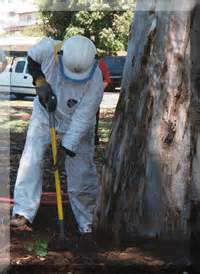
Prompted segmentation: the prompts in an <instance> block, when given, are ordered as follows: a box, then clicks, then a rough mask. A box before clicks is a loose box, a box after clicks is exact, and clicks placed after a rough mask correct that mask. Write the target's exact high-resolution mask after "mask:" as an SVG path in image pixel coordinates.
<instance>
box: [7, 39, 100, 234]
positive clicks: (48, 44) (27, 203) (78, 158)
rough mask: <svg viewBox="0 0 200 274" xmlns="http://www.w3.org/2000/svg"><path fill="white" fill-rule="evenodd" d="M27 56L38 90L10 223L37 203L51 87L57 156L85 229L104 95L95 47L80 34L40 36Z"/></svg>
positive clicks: (94, 188)
mask: <svg viewBox="0 0 200 274" xmlns="http://www.w3.org/2000/svg"><path fill="white" fill-rule="evenodd" d="M28 62H29V72H30V74H31V75H32V76H33V83H34V84H35V85H36V93H37V95H38V96H36V98H35V100H34V106H33V113H32V117H31V121H30V125H29V128H28V133H27V138H26V144H25V148H24V151H23V154H22V158H21V161H20V166H19V169H18V174H17V180H16V184H15V190H14V200H15V204H14V208H13V216H12V219H11V226H15V227H20V226H23V225H24V224H26V223H27V222H29V223H32V222H33V219H34V217H35V215H36V212H37V209H38V207H39V204H40V198H41V193H42V172H41V170H42V161H43V155H44V152H45V150H46V148H47V146H48V145H49V143H50V136H49V118H48V111H47V110H46V108H45V104H48V98H49V96H50V95H51V94H52V93H54V94H55V95H56V97H57V106H56V110H55V120H56V121H55V122H56V130H57V132H58V134H60V136H61V146H60V148H59V152H58V158H59V159H58V160H61V159H63V157H64V159H65V168H66V173H67V181H68V195H69V200H70V204H71V207H72V210H73V213H74V216H75V218H76V221H77V223H78V226H79V231H80V233H90V232H91V224H92V218H93V212H94V207H95V203H96V198H97V192H98V183H97V172H96V167H95V164H94V160H93V156H94V126H95V117H96V112H97V110H98V107H99V105H100V102H101V100H102V96H103V80H102V74H101V71H100V69H99V67H98V60H97V58H96V47H95V45H94V44H93V43H92V42H91V41H90V40H89V39H88V38H86V37H84V36H80V35H76V36H73V37H71V38H69V39H67V40H65V41H64V42H63V43H61V42H58V41H55V40H52V39H50V38H44V39H42V40H41V41H40V42H39V43H38V44H36V45H35V46H33V47H32V48H31V49H30V50H29V52H28ZM63 161H64V160H63ZM58 162H60V161H58Z"/></svg>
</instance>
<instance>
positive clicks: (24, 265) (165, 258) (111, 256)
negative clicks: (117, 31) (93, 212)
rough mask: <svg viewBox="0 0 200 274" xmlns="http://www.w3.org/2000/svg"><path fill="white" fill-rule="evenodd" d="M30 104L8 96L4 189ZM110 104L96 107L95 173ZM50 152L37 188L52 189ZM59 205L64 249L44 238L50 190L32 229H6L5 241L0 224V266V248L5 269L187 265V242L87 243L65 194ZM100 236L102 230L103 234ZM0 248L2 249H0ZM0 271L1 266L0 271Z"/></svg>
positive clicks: (48, 235) (51, 215)
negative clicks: (7, 165) (7, 164)
mask: <svg viewBox="0 0 200 274" xmlns="http://www.w3.org/2000/svg"><path fill="white" fill-rule="evenodd" d="M31 109H32V104H31V102H28V103H26V102H23V101H22V102H20V101H18V102H17V103H16V102H11V111H10V113H11V115H10V119H9V120H5V123H4V125H5V124H6V123H8V125H7V126H8V127H10V128H11V131H10V165H11V169H10V193H11V197H12V196H13V189H14V183H15V179H16V173H17V168H18V165H19V160H20V157H21V153H22V150H23V146H24V143H25V137H26V131H27V126H28V121H29V118H30V114H31ZM113 114H114V109H102V110H101V115H100V129H99V134H100V144H99V145H98V146H97V147H96V152H95V162H96V165H97V169H98V173H99V174H100V170H101V167H102V165H103V162H104V155H105V150H106V145H107V142H108V137H109V133H110V128H111V123H112V117H113ZM50 155H51V152H50V150H48V151H47V152H46V154H45V159H44V160H45V161H44V162H45V165H44V180H43V181H44V183H43V192H54V180H53V173H52V170H51V160H50V159H51V157H50ZM61 184H62V190H63V192H64V193H66V192H67V191H66V174H65V171H64V169H62V171H61ZM63 197H64V202H65V203H64V210H65V223H66V226H65V227H66V239H67V240H68V241H70V242H71V241H72V243H73V245H72V246H70V247H69V249H67V250H65V251H62V252H58V251H51V250H50V249H49V248H48V246H47V244H48V243H49V242H50V241H51V240H52V239H55V236H56V230H57V225H56V220H57V214H56V205H55V204H53V202H52V203H51V204H48V203H45V202H44V201H47V200H48V199H50V200H51V201H54V202H55V196H48V195H47V196H45V195H44V196H43V198H42V202H43V203H41V207H40V209H39V211H38V214H37V216H36V219H35V221H34V224H33V228H32V231H28V229H26V230H25V231H14V230H11V234H10V246H9V242H8V241H5V242H4V241H3V239H6V235H7V237H8V234H9V231H7V230H6V227H7V228H8V226H6V225H7V224H8V222H7V221H6V220H5V221H4V222H3V223H1V225H0V233H1V236H0V242H1V243H2V242H4V244H2V246H0V248H1V251H0V262H1V263H0V266H1V264H3V262H4V261H6V258H5V257H4V255H5V254H8V253H6V251H9V250H10V265H9V267H8V268H7V270H6V271H7V273H68V274H86V273H87V274H90V273H100V274H101V273H109V274H118V273H119V274H126V273H136V274H140V273H183V271H184V270H186V269H187V267H189V265H190V261H189V252H188V246H187V243H186V244H184V245H183V244H180V243H167V242H162V243H161V242H158V241H156V240H154V241H147V240H144V239H143V240H138V239H137V240H135V241H134V242H133V243H132V244H131V245H129V246H123V247H116V246H113V245H112V244H110V243H109V241H108V242H107V243H106V244H105V242H106V241H104V244H102V242H101V241H99V240H98V238H95V239H93V242H92V243H93V245H92V247H91V248H87V247H85V246H84V245H83V246H82V244H81V243H80V238H79V234H78V232H77V226H76V223H75V221H74V218H73V216H72V213H71V210H70V206H69V203H68V199H67V195H64V196H63ZM2 205H3V206H1V207H0V213H1V216H3V215H4V214H5V212H8V211H10V210H11V207H12V205H10V204H9V203H4V204H2ZM105 238H106V235H105ZM3 254H4V255H3ZM0 273H1V272H0ZM2 273H3V272H2Z"/></svg>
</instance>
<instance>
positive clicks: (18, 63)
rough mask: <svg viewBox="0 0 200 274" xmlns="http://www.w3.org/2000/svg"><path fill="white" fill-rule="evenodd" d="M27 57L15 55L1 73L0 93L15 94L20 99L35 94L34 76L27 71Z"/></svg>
mask: <svg viewBox="0 0 200 274" xmlns="http://www.w3.org/2000/svg"><path fill="white" fill-rule="evenodd" d="M27 65H28V62H27V57H14V58H13V59H12V62H11V64H8V65H7V67H6V69H5V70H4V72H2V73H0V93H6V94H8V93H9V94H10V95H11V94H14V95H15V96H16V97H17V98H18V99H22V98H23V97H24V96H26V95H31V96H35V95H36V91H35V87H34V86H33V84H32V81H33V79H32V76H31V75H30V74H29V73H28V72H27Z"/></svg>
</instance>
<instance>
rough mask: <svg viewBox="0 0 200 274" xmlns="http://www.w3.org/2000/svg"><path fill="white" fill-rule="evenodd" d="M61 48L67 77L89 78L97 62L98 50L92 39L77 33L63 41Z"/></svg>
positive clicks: (75, 78) (76, 78)
mask: <svg viewBox="0 0 200 274" xmlns="http://www.w3.org/2000/svg"><path fill="white" fill-rule="evenodd" d="M61 50H62V51H63V53H62V62H63V69H64V73H65V74H66V75H67V77H69V78H71V79H74V80H82V79H85V78H87V77H88V76H89V74H90V72H91V70H92V68H93V66H94V64H95V62H96V59H95V57H96V53H97V51H96V47H95V45H94V44H93V43H92V41H91V40H90V39H88V38H87V37H84V36H81V35H75V36H72V37H70V38H69V39H67V40H66V41H65V42H64V43H63V46H62V49H61Z"/></svg>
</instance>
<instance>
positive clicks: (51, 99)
mask: <svg viewBox="0 0 200 274" xmlns="http://www.w3.org/2000/svg"><path fill="white" fill-rule="evenodd" d="M35 84H36V87H35V89H36V94H37V95H38V97H39V101H40V103H41V104H42V105H43V106H44V107H45V108H47V110H48V111H49V112H54V111H55V110H56V106H57V98H56V95H55V94H54V93H53V90H52V88H51V85H50V84H49V83H47V82H46V80H45V78H44V77H38V78H37V79H36V81H35Z"/></svg>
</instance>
